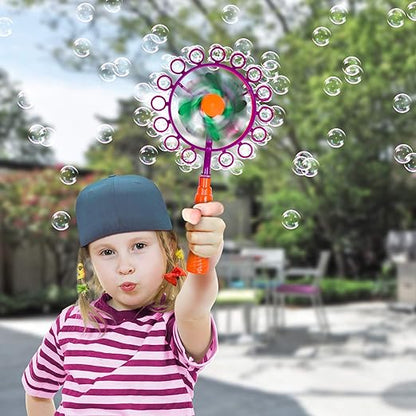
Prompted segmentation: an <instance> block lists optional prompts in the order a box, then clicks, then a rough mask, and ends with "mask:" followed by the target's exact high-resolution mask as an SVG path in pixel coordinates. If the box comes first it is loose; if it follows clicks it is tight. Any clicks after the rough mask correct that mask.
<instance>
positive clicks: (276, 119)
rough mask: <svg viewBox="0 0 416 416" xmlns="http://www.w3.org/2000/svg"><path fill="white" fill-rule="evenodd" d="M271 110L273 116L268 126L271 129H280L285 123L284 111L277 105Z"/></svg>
mask: <svg viewBox="0 0 416 416" xmlns="http://www.w3.org/2000/svg"><path fill="white" fill-rule="evenodd" d="M272 109H273V113H274V114H273V117H272V119H271V120H270V121H269V124H270V125H271V126H272V127H280V126H281V125H282V124H283V123H284V122H285V116H286V111H285V110H284V108H282V107H280V106H278V105H274V106H272Z"/></svg>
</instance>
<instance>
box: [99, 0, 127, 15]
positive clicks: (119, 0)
mask: <svg viewBox="0 0 416 416" xmlns="http://www.w3.org/2000/svg"><path fill="white" fill-rule="evenodd" d="M122 4H123V0H105V4H104V8H105V9H106V10H107V11H108V12H110V13H117V12H119V11H120V10H121V5H122Z"/></svg>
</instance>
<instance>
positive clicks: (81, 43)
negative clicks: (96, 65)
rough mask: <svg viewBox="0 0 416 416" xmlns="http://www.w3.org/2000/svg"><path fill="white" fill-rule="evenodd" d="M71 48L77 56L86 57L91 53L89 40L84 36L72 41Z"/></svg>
mask: <svg viewBox="0 0 416 416" xmlns="http://www.w3.org/2000/svg"><path fill="white" fill-rule="evenodd" d="M72 50H73V51H74V54H75V55H76V56H78V57H79V58H86V57H87V56H88V55H89V54H90V53H91V42H90V41H89V40H88V39H86V38H79V39H77V40H75V41H74V44H73V46H72Z"/></svg>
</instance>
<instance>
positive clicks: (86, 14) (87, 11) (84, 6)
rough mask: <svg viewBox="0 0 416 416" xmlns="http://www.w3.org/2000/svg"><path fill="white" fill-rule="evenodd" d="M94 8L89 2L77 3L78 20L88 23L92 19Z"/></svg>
mask: <svg viewBox="0 0 416 416" xmlns="http://www.w3.org/2000/svg"><path fill="white" fill-rule="evenodd" d="M94 14H95V8H94V6H93V5H92V4H90V3H81V4H79V5H78V7H77V10H76V15H77V17H78V20H79V21H81V22H84V23H89V22H91V21H92V20H93V19H94Z"/></svg>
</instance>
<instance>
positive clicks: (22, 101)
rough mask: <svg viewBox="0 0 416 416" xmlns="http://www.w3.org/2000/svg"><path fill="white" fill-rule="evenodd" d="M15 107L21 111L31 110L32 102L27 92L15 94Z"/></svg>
mask: <svg viewBox="0 0 416 416" xmlns="http://www.w3.org/2000/svg"><path fill="white" fill-rule="evenodd" d="M17 105H18V106H19V107H20V108H21V109H22V110H30V109H31V108H33V101H32V100H31V98H30V96H29V95H28V93H27V92H25V91H20V92H19V94H17Z"/></svg>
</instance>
